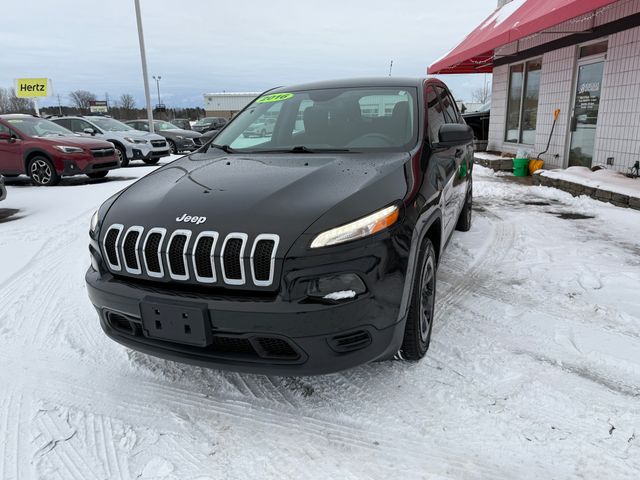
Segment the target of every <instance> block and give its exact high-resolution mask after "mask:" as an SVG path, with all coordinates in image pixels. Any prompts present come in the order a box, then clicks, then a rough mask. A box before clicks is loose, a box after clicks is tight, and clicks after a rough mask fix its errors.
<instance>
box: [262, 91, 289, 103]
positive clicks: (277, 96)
mask: <svg viewBox="0 0 640 480" xmlns="http://www.w3.org/2000/svg"><path fill="white" fill-rule="evenodd" d="M290 98H293V93H272V94H271V95H265V96H264V97H260V98H259V99H258V100H256V103H271V102H281V101H282V100H289V99H290Z"/></svg>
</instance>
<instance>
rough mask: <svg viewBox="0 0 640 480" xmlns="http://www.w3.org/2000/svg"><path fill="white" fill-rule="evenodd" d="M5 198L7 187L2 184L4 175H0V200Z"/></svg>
mask: <svg viewBox="0 0 640 480" xmlns="http://www.w3.org/2000/svg"><path fill="white" fill-rule="evenodd" d="M5 198H7V187H5V186H4V177H3V176H2V175H0V202H1V201H2V200H4V199H5Z"/></svg>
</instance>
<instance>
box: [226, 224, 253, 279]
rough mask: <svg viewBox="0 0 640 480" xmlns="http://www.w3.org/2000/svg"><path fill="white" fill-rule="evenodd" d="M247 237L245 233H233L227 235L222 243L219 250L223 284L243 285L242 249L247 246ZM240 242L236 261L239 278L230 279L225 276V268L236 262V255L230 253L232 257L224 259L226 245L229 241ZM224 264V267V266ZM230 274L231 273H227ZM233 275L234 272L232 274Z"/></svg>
mask: <svg viewBox="0 0 640 480" xmlns="http://www.w3.org/2000/svg"><path fill="white" fill-rule="evenodd" d="M248 238H249V237H248V235H247V234H246V233H240V232H233V233H230V234H229V235H227V236H226V237H225V239H224V242H223V243H222V249H221V250H220V266H221V268H222V279H223V280H224V283H226V284H228V285H244V284H245V275H244V249H245V246H246V245H247V240H248ZM234 239H237V240H240V241H241V242H242V243H241V244H240V248H239V250H238V252H237V260H238V265H239V273H240V275H239V278H230V277H229V276H228V275H227V268H229V267H231V266H232V265H233V263H232V262H235V260H236V253H235V252H233V253H232V257H226V255H227V252H226V249H227V244H228V243H229V241H230V240H234ZM225 264H226V266H225ZM229 273H231V272H229ZM234 273H235V272H234Z"/></svg>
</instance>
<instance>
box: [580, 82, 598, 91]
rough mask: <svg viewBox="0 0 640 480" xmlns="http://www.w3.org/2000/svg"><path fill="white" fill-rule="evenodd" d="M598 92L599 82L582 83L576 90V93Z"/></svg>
mask: <svg viewBox="0 0 640 480" xmlns="http://www.w3.org/2000/svg"><path fill="white" fill-rule="evenodd" d="M599 91H600V82H592V83H583V84H582V85H580V88H579V89H578V93H585V92H599Z"/></svg>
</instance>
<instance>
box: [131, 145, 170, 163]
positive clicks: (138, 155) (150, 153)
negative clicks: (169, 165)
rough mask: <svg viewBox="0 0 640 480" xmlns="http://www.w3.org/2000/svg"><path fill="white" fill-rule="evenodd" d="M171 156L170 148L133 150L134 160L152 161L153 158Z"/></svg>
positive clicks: (136, 148) (135, 148) (132, 156)
mask: <svg viewBox="0 0 640 480" xmlns="http://www.w3.org/2000/svg"><path fill="white" fill-rule="evenodd" d="M168 155H170V152H169V148H163V149H155V148H154V149H142V148H138V147H137V146H136V147H133V148H132V149H131V159H132V160H150V159H153V158H162V157H166V156H168Z"/></svg>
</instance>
